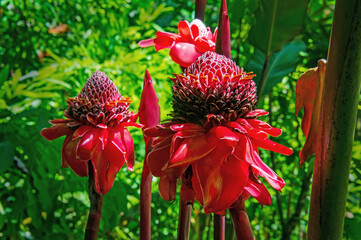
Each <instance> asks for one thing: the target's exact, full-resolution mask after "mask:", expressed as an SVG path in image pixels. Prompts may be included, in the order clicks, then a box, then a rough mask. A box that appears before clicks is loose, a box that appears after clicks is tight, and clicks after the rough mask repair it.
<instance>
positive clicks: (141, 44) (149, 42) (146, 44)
mask: <svg viewBox="0 0 361 240" xmlns="http://www.w3.org/2000/svg"><path fill="white" fill-rule="evenodd" d="M138 45H139V47H142V48H145V47H149V46H153V45H154V38H152V39H146V40H142V41H140V42H138Z"/></svg>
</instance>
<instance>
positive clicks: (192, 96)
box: [172, 52, 257, 128]
mask: <svg viewBox="0 0 361 240" xmlns="http://www.w3.org/2000/svg"><path fill="white" fill-rule="evenodd" d="M253 76H254V75H253V74H249V73H245V72H243V69H240V68H239V67H238V66H237V65H236V64H235V63H234V62H233V61H232V60H231V59H229V58H226V57H225V56H223V55H219V54H217V53H214V52H207V53H205V54H203V55H202V56H201V57H199V58H198V59H197V60H196V61H195V62H194V63H193V64H192V65H191V66H189V67H188V69H187V71H186V72H185V74H177V75H175V78H174V79H172V80H173V109H174V111H173V113H172V116H173V119H175V120H179V121H182V122H193V123H198V124H200V125H202V126H204V127H207V128H211V127H212V126H214V125H221V124H224V123H226V122H228V121H235V120H236V119H238V118H241V117H245V116H246V115H247V114H248V113H249V112H250V111H251V110H252V108H253V106H254V104H255V103H256V99H257V98H256V85H255V83H254V81H253V80H252V77H253Z"/></svg>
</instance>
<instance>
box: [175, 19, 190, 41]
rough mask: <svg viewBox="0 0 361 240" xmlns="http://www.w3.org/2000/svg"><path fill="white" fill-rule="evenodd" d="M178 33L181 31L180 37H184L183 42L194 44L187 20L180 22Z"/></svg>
mask: <svg viewBox="0 0 361 240" xmlns="http://www.w3.org/2000/svg"><path fill="white" fill-rule="evenodd" d="M178 31H179V35H181V37H182V41H184V42H192V33H191V29H190V26H189V22H188V21H186V20H184V21H179V23H178Z"/></svg>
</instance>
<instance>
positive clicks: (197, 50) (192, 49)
mask: <svg viewBox="0 0 361 240" xmlns="http://www.w3.org/2000/svg"><path fill="white" fill-rule="evenodd" d="M178 30H179V34H175V33H168V32H161V31H158V32H157V37H156V38H153V39H147V40H143V41H140V42H139V46H141V47H143V48H144V47H149V46H153V45H154V46H155V49H156V50H157V51H158V50H161V49H164V48H169V49H170V53H169V54H170V56H171V57H172V59H173V61H174V62H176V63H177V64H179V65H180V66H182V67H188V66H189V65H191V64H192V63H193V62H194V61H195V60H196V59H197V58H198V57H199V56H201V55H202V54H203V53H205V52H207V51H214V49H215V46H216V44H215V42H216V39H217V30H216V31H215V32H214V34H212V32H211V30H210V28H209V27H206V26H205V25H204V23H203V22H202V21H201V20H199V19H194V20H193V21H192V22H191V23H189V22H188V21H185V20H184V21H180V22H179V24H178Z"/></svg>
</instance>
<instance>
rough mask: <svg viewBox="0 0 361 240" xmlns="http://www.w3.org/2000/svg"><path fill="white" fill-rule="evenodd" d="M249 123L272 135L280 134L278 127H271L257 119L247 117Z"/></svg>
mask: <svg viewBox="0 0 361 240" xmlns="http://www.w3.org/2000/svg"><path fill="white" fill-rule="evenodd" d="M247 121H248V122H249V124H251V125H252V127H254V128H258V129H260V130H262V131H264V132H266V133H267V134H269V135H271V136H272V137H278V136H280V135H281V134H282V130H281V129H278V128H274V127H271V126H270V125H269V124H267V123H265V122H263V121H260V120H258V119H248V120H247Z"/></svg>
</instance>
